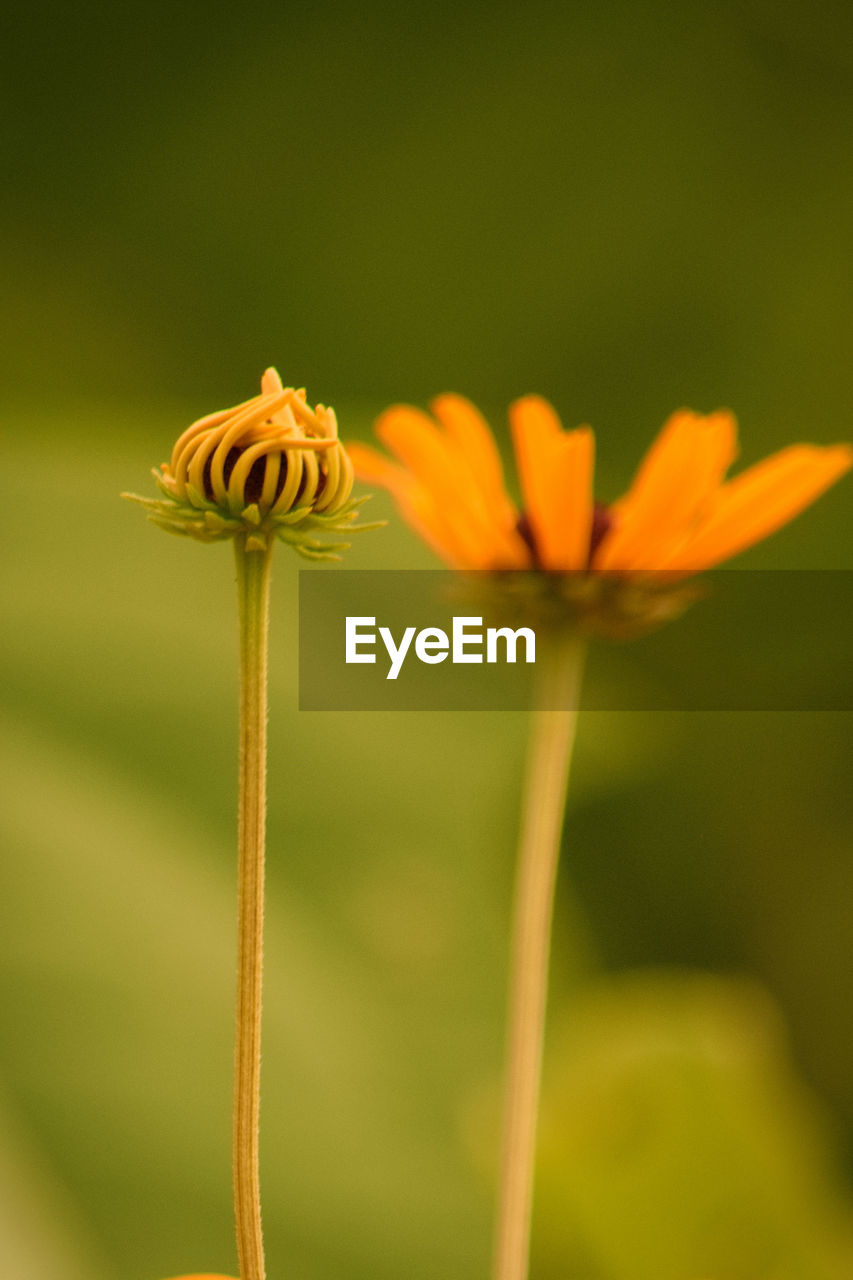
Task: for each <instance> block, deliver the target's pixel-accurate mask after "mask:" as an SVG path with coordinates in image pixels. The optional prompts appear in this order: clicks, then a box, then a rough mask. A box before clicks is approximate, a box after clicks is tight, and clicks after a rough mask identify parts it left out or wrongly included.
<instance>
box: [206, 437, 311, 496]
mask: <svg viewBox="0 0 853 1280" xmlns="http://www.w3.org/2000/svg"><path fill="white" fill-rule="evenodd" d="M242 452H243V450H242V448H241V447H240V446H239V445H235V446H234V448H233V449H229V450H228V452H227V454H226V455H225V462H224V463H223V466H222V476H223V479H224V481H225V484H226V485H227V484H228V482H229V480H230V479H231V472H232V471H233V470H234V468H235V466H236V465H237V462H238V461H239V458H240V455H241V453H242ZM271 456H272V455H270V454H267V455H265V456H264V457H262V458H258V460H257V461H256V462H254V463H253V464H252V466H251V468H250V470H249V474H248V475H247V477H246V483H245V485H244V486H243V494H244V498H245V504H246V506H248V505H249V503H251V502H257V501H258V500H259V498H260V496H261V494H262V492H263V488H264V479H265V477H266V473H267V458H268V457H271ZM212 462H213V455H211V456H210V457H209V458H208V459H207V461H206V462H205V464H204V471H203V473H202V474H203V480H204V496H205V497H206V498H207V499H208V500H209V501H210V502H215V501H216V495H215V494H214V492H213V486H212V484H211V481H210V469H211V465H212ZM288 462H289V459H288V456H287V451H286V450H283V451H282V454H281V466H280V468H279V472H278V479H277V481H276V486H275V494H274V495H273V499H272V503H271V504H270V505H271V506H274V505H275V503H276V502H277V501H278V499H279V498H280V497H281V492H282V490H283V489H284V484H285V481H286V480H287V471H288ZM319 471H320V474H319V477H318V479H317V484H316V486H315V493H314V497H315V498H318V497H319V496H320V494H321V493H322V492H323V489H324V487H325V484H326V466H325V463H324V462H323V461H322V459H321V460H320V461H319ZM306 487H307V474H306V472H305V469H304V468H303V470H302V475H301V477H300V480H299V488H298V489H297V491H296V495H295V497H294V499H293V504H292V505H293V506H298V505H299V499H300V498H301V497H302V495H303V494H304V492H305V489H306Z"/></svg>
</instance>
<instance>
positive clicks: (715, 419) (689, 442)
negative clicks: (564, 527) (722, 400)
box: [595, 409, 737, 571]
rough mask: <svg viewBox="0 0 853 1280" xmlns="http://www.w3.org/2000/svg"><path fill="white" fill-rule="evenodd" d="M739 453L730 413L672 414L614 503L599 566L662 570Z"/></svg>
mask: <svg viewBox="0 0 853 1280" xmlns="http://www.w3.org/2000/svg"><path fill="white" fill-rule="evenodd" d="M736 452H737V427H736V424H735V420H734V418H733V417H732V415H731V414H730V413H727V412H725V411H720V412H718V413H714V414H710V415H709V416H708V417H703V416H701V415H700V414H696V413H692V412H691V411H690V410H688V409H680V410H679V411H678V412H677V413H674V414H673V415H672V416H671V417H670V418H669V419H668V420H667V422H666V423H665V424H664V426H663V428H662V430H661V432H660V434H659V435H658V437H657V439H656V440H655V442H654V444H653V445H652V447H651V448H650V449H649V451H648V453H647V454H646V457H645V459H644V460H643V462H642V463H641V465H640V467H639V470H638V471H637V474H636V476H635V478H634V481H633V483H632V485H631V488H630V489H629V490H628V492H627V494H625V496H624V497H623V498H620V499H619V501H618V502H616V503H614V504H613V506H612V508H611V514H612V516H613V520H614V524H613V529H612V531H611V532H610V533H609V534H608V536H607V537H606V538H605V539H604V541H603V543H602V545H601V547H600V548H599V550H598V553H597V554H596V557H595V568H596V569H601V570H625V571H627V570H649V569H657V568H659V567H660V564H661V561H662V560H664V559H666V558H667V557H668V556H670V555H672V554H673V552H674V551H675V550H677V548H678V547H679V546H680V545H682V544H683V543H684V541H685V539H686V538H687V537H688V535H689V534H690V533H691V531H692V529H693V527H694V525H695V523H696V521H697V519H699V518H700V516H701V514H702V513H703V511H704V509H705V507H706V506H707V504H708V502H709V501H710V500H711V499H712V497H713V495H714V493H715V492H716V490H717V489H718V487H719V485H720V482H721V480H722V478H723V476H724V475H725V472H726V471H727V470H728V468H729V466H730V465H731V463H732V461H733V459H734V457H735V454H736Z"/></svg>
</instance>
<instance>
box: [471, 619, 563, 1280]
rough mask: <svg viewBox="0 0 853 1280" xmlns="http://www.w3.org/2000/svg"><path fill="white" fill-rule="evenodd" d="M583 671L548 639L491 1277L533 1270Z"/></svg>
mask: <svg viewBox="0 0 853 1280" xmlns="http://www.w3.org/2000/svg"><path fill="white" fill-rule="evenodd" d="M582 666H583V643H582V641H581V640H579V639H578V638H577V637H576V636H573V635H572V636H562V637H559V638H557V637H555V638H552V639H551V640H550V642H549V644H548V647H547V649H546V650H545V651H544V652H543V655H542V668H541V679H540V686H539V694H538V703H537V706H536V708H535V710H534V712H533V719H532V723H531V733H530V744H529V748H528V759H527V772H526V780H525V788H524V802H523V807H522V819H521V837H520V844H519V853H518V869H517V880H516V887H515V906H514V918H513V925H512V946H511V953H510V989H509V1009H508V1023H507V1063H506V1079H505V1086H504V1088H505V1093H504V1112H503V1148H502V1153H501V1174H500V1189H499V1202H498V1217H497V1224H496V1231H495V1252H494V1269H493V1277H494V1280H526V1276H527V1271H528V1259H529V1251H530V1218H531V1210H532V1205H533V1167H534V1154H535V1148H536V1121H537V1115H538V1110H539V1088H540V1078H541V1074H542V1049H543V1043H544V1031H545V1009H546V1004H547V995H548V964H549V955H550V946H551V918H552V915H553V905H554V886H555V883H556V878H557V862H558V858H559V852H560V833H561V830H562V825H563V810H564V806H565V800H566V787H567V784H568V774H569V764H570V761H571V754H572V746H573V744H574V738H575V727H576V724H577V714H578V713H577V700H578V690H579V686H580V676H581V668H582ZM552 708H560V709H559V710H554V709H552Z"/></svg>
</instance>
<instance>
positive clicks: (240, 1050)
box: [233, 537, 271, 1280]
mask: <svg viewBox="0 0 853 1280" xmlns="http://www.w3.org/2000/svg"><path fill="white" fill-rule="evenodd" d="M234 550H235V553H236V560H237V592H238V599H239V605H240V786H239V796H240V809H239V823H238V837H237V843H238V855H239V857H238V871H237V879H238V907H237V1015H236V1029H235V1037H234V1130H233V1143H234V1146H233V1172H234V1218H235V1225H236V1231H237V1254H238V1257H239V1261H240V1276H241V1280H264V1277H265V1268H264V1247H263V1239H262V1236H261V1203H260V1189H259V1183H258V1118H259V1112H260V1083H261V991H262V978H263V936H264V845H265V826H266V755H267V741H266V739H267V633H268V629H269V628H268V620H269V581H270V555H271V547H270V548H268V549H267V550H266V551H247V550H246V548H245V543H244V539H242V538H240V537H238V538H235V539H234Z"/></svg>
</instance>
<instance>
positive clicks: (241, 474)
mask: <svg viewBox="0 0 853 1280" xmlns="http://www.w3.org/2000/svg"><path fill="white" fill-rule="evenodd" d="M153 474H154V478H155V479H156V481H157V484H158V486H159V488H160V490H161V491H162V493H163V494H164V495H165V496H164V499H154V498H140V497H138V496H137V495H136V494H124V495H123V496H124V497H128V498H132V499H133V500H134V501H136V502H139V503H141V504H142V505H143V506H144V507H145V508H146V510H147V511H148V515H149V519H151V520H152V521H153V522H154V523H155V524H157V525H159V526H160V528H161V529H165V530H167V531H168V532H169V533H178V534H185V535H188V536H189V537H192V538H197V539H198V540H199V541H201V542H216V541H219V540H221V539H225V538H233V537H238V536H242V537H243V538H244V539H245V547H246V550H247V551H255V550H265V549H266V548H267V547H268V546H269V544H270V541H271V539H272V538H274V537H277V538H279V539H280V540H281V541H283V542H287V543H289V544H290V545H291V546H292V547H293V548H294V550H296V551H298V552H299V553H300V554H301V555H303V556H306V557H307V558H308V559H312V560H329V559H335V560H336V559H339V556H338V555H337V554H336V552H338V551H341V550H343V549H345V548H346V547H348V546H349V543H346V542H331V543H329V542H324V541H322V540H320V539H318V538H317V537H316V534H317V533H318V532H319V533H322V532H327V531H333V532H339V531H346V532H354V531H355V530H353V529H352V525H353V522H354V521H355V520H356V519H357V517H358V511H357V508H358V507H359V506H360V505H361V502H363V501H365V499H363V498H362V499H360V500H359V501H353V500H352V498H351V496H350V495H351V493H352V485H353V469H352V463H351V462H350V460H349V457H348V455H347V453H346V450H345V449H344V447H343V445H342V444H341V442H340V441H339V439H338V423H337V419H336V417H335V412H334V410H333V409H328V408H326V407H325V406H324V405H320V404H318V405H317V406H316V407H315V408H313V409H312V408H311V406H310V405H309V404H308V403H307V400H306V397H305V392H304V390H299V391H297V390H295V389H294V388H293V387H284V386H282V383H281V379H280V377H279V376H278V373H277V372H276V371H275V369H267V371H266V373H265V374H264V376H263V378H262V379H261V394H260V395H258V396H255V397H254V398H253V399H251V400H247V401H245V402H244V403H243V404H240V405H237V406H236V407H235V408H233V409H224V410H221V411H220V412H218V413H212V414H210V415H208V416H207V417H205V418H200V419H199V420H198V422H194V423H193V424H192V426H190V427H188V428H187V430H186V431H184V433H183V434H182V435H181V436H179V437H178V439H177V441H176V442H175V446H174V448H173V449H172V456H171V458H170V459H169V461H168V462H164V463H163V465H162V466H161V467H160V468H159V469H157V468H155V469H154V472H153ZM360 527H361V528H362V529H364V528H367V527H369V526H365V525H362V526H360Z"/></svg>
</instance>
